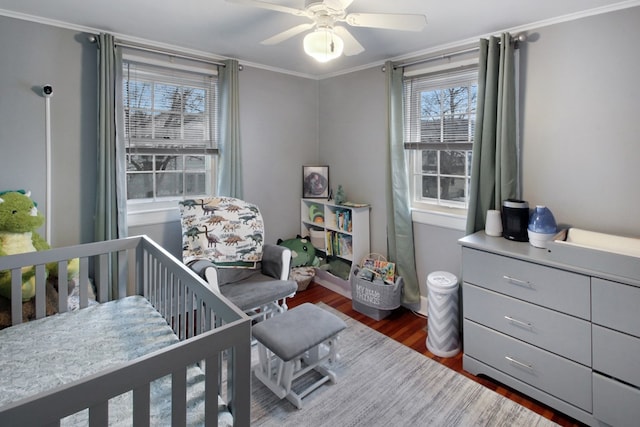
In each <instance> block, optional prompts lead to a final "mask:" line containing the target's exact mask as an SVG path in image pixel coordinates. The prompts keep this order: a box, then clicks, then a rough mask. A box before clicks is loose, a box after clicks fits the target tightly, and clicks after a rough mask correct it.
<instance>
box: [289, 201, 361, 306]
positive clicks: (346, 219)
mask: <svg viewBox="0 0 640 427" xmlns="http://www.w3.org/2000/svg"><path fill="white" fill-rule="evenodd" d="M369 209H370V208H369V206H368V205H366V206H346V205H336V204H335V203H332V202H330V201H327V200H324V199H301V204H300V235H301V236H303V237H304V236H309V237H310V238H311V243H312V244H313V246H314V247H315V248H316V249H317V250H320V251H322V252H323V253H324V254H326V255H327V256H335V257H337V258H340V259H342V260H344V261H346V262H348V263H350V264H352V263H353V262H355V263H359V262H360V260H362V258H364V257H365V256H366V255H368V254H369V253H370V252H371V251H370V243H369ZM321 284H322V282H321ZM339 286H342V287H345V284H344V283H340V284H339ZM346 289H347V290H348V291H347V293H348V295H347V296H348V297H349V298H351V293H350V286H349V285H348V282H347V283H346ZM341 293H342V294H345V293H344V292H341Z"/></svg>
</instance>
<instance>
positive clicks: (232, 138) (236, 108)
mask: <svg viewBox="0 0 640 427" xmlns="http://www.w3.org/2000/svg"><path fill="white" fill-rule="evenodd" d="M224 64H225V66H224V67H220V68H219V73H218V85H219V88H220V109H219V111H220V120H219V126H220V157H219V161H218V190H217V195H218V196H228V197H236V198H238V199H242V152H241V149H240V89H239V84H238V79H239V71H240V70H239V68H240V67H239V64H238V61H236V60H235V59H228V60H226V61H224Z"/></svg>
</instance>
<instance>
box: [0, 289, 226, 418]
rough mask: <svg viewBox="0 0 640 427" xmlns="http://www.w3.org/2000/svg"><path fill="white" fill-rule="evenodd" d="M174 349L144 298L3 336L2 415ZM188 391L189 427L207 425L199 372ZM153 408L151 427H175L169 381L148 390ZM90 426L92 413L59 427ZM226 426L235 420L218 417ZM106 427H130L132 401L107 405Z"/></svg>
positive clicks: (190, 376)
mask: <svg viewBox="0 0 640 427" xmlns="http://www.w3.org/2000/svg"><path fill="white" fill-rule="evenodd" d="M177 342H178V338H177V337H176V336H175V334H174V333H173V331H172V330H171V328H170V327H169V326H168V325H167V323H166V321H165V320H164V319H163V317H162V316H161V315H160V313H158V312H157V311H156V310H155V309H154V308H153V306H151V304H150V303H149V302H148V301H147V300H146V299H145V298H143V297H141V296H132V297H127V298H123V299H119V300H116V301H111V302H108V303H104V304H97V305H93V306H90V307H87V308H85V309H82V310H79V311H74V312H67V313H62V314H58V315H54V316H49V317H46V318H43V319H39V320H36V321H32V322H28V323H23V324H20V325H16V326H12V327H10V328H7V329H3V330H1V331H0V355H1V356H0V357H2V363H0V407H1V406H4V405H6V404H9V403H11V402H15V401H17V400H19V399H22V398H25V397H28V396H31V395H34V394H36V393H38V392H43V391H46V390H50V389H53V388H56V387H59V386H61V385H63V384H66V383H69V382H71V381H75V380H78V379H80V378H82V377H83V376H87V375H90V374H94V373H97V372H100V371H102V370H104V369H105V368H109V367H113V366H116V365H117V364H119V363H122V362H127V361H130V360H133V359H135V358H137V357H140V356H143V355H145V354H148V353H151V352H153V351H156V350H159V349H162V348H164V347H167V346H169V345H172V344H175V343H177ZM187 383H188V384H189V389H188V396H187V399H188V416H189V419H188V420H187V421H188V424H189V425H198V424H202V422H203V420H204V374H203V372H202V370H200V368H198V367H197V366H192V367H190V368H189V369H188V373H187ZM151 402H152V406H151V424H152V425H170V419H171V418H170V417H171V379H170V377H164V378H161V379H159V380H156V381H154V382H153V383H152V384H151ZM223 403H224V402H222V401H220V404H221V405H223ZM221 409H222V408H221ZM87 419H88V413H87V411H82V412H80V413H78V414H75V415H73V416H71V417H68V418H66V419H64V420H62V424H63V425H77V424H84V425H86V423H87ZM226 420H230V414H229V413H228V412H227V413H222V412H221V414H220V417H219V422H220V423H221V424H222V425H224V424H227V422H226ZM109 424H110V425H130V424H131V394H130V393H127V394H124V395H122V396H118V397H117V398H114V399H111V400H110V401H109Z"/></svg>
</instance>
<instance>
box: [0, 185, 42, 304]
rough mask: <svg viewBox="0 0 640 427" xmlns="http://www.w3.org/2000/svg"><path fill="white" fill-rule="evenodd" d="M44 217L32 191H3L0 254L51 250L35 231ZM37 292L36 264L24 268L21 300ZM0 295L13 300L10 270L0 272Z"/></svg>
mask: <svg viewBox="0 0 640 427" xmlns="http://www.w3.org/2000/svg"><path fill="white" fill-rule="evenodd" d="M42 224H44V217H43V216H42V214H41V213H40V212H38V208H37V207H36V204H35V203H34V202H33V200H31V194H30V193H28V192H24V191H9V192H4V193H0V256H5V255H14V254H20V253H25V252H35V251H43V250H46V249H49V244H48V243H47V242H46V241H45V240H44V239H43V238H42V237H41V236H40V235H39V234H38V233H37V232H36V230H37V229H38V228H39V227H41V226H42ZM35 293H36V284H35V269H34V267H32V266H31V267H23V269H22V301H28V300H30V299H31V298H33V296H34V295H35ZM0 295H2V296H3V297H5V298H9V299H11V273H10V272H9V271H0Z"/></svg>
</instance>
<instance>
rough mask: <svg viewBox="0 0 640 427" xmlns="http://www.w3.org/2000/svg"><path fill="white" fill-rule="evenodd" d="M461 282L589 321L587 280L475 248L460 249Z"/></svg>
mask: <svg viewBox="0 0 640 427" xmlns="http://www.w3.org/2000/svg"><path fill="white" fill-rule="evenodd" d="M462 262H463V266H464V267H463V272H462V274H463V280H464V281H465V282H468V283H471V284H474V285H477V286H481V287H483V288H487V289H490V290H493V291H496V292H500V293H502V294H506V295H509V296H512V297H514V298H518V299H521V300H524V301H528V302H532V303H534V304H538V305H542V306H545V307H549V308H552V309H554V310H557V311H560V312H563V313H567V314H571V315H573V316H577V317H580V318H583V319H587V320H589V319H590V318H591V301H590V295H589V290H590V287H589V285H590V278H589V277H588V276H583V275H581V274H577V273H571V272H568V271H564V270H558V269H555V268H551V267H545V266H542V265H539V264H533V263H530V262H525V261H521V260H518V259H514V258H509V257H505V256H501V255H495V254H491V253H487V252H482V251H479V250H476V249H471V248H463V249H462Z"/></svg>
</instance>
